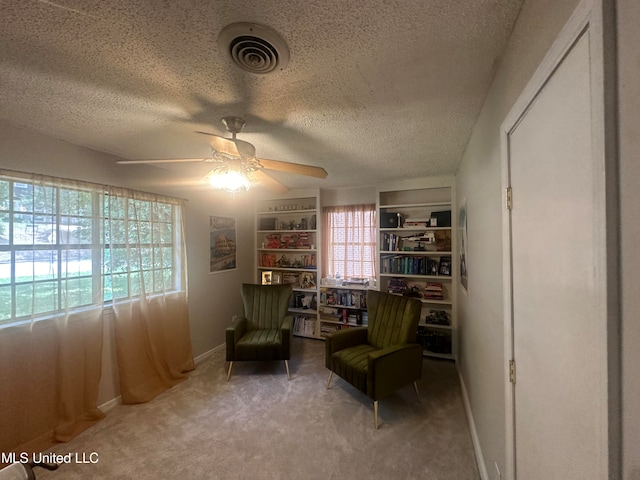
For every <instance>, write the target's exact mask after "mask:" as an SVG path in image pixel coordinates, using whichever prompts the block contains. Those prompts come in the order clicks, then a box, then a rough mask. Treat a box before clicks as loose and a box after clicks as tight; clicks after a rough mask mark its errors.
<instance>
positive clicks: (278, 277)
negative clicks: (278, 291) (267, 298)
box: [271, 272, 282, 285]
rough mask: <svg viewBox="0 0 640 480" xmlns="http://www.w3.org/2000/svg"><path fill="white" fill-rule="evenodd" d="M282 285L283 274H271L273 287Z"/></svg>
mask: <svg viewBox="0 0 640 480" xmlns="http://www.w3.org/2000/svg"><path fill="white" fill-rule="evenodd" d="M281 283H282V274H281V273H280V272H273V273H272V274H271V285H280V284H281Z"/></svg>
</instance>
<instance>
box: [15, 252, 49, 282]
mask: <svg viewBox="0 0 640 480" xmlns="http://www.w3.org/2000/svg"><path fill="white" fill-rule="evenodd" d="M15 268H16V282H30V281H34V280H45V279H53V278H56V276H57V273H58V252H57V251H56V250H19V251H17V252H16V253H15Z"/></svg>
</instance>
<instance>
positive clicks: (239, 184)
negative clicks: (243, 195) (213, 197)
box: [208, 165, 253, 193]
mask: <svg viewBox="0 0 640 480" xmlns="http://www.w3.org/2000/svg"><path fill="white" fill-rule="evenodd" d="M208 180H209V184H210V185H211V186H212V187H213V188H215V189H217V190H224V191H226V192H229V193H237V192H240V191H242V190H245V191H246V190H249V189H250V188H251V187H252V186H253V183H252V182H251V179H250V178H249V176H248V175H247V174H246V172H244V171H242V169H235V168H231V167H230V166H229V165H222V166H220V167H217V168H214V169H213V170H212V171H211V173H209V175H208Z"/></svg>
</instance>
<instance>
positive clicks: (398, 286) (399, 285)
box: [387, 277, 407, 295]
mask: <svg viewBox="0 0 640 480" xmlns="http://www.w3.org/2000/svg"><path fill="white" fill-rule="evenodd" d="M406 289H407V282H406V281H405V280H404V278H400V277H392V278H391V279H390V280H389V285H388V286H387V291H388V292H389V293H398V294H400V295H402V294H403V293H404V291H405V290H406Z"/></svg>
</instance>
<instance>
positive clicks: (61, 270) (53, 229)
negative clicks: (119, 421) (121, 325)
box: [0, 171, 103, 452]
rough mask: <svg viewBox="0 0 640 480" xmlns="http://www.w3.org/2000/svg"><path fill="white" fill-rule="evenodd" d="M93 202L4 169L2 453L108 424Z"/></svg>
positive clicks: (79, 190) (70, 189)
mask: <svg viewBox="0 0 640 480" xmlns="http://www.w3.org/2000/svg"><path fill="white" fill-rule="evenodd" d="M94 198H95V197H94V195H93V193H92V191H91V189H90V188H87V187H86V186H85V185H82V184H80V183H75V182H71V181H67V182H65V183H64V184H60V183H59V182H57V181H56V180H55V179H51V178H48V177H40V176H36V175H25V176H16V175H7V174H6V172H3V171H0V385H1V386H2V387H1V388H2V394H1V395H0V452H9V451H12V450H19V451H29V450H33V451H36V450H40V449H42V448H44V447H46V446H47V445H48V444H50V443H51V441H52V440H59V441H66V440H69V439H70V438H72V437H73V436H75V435H77V434H78V433H80V432H81V431H83V430H84V429H85V428H87V427H88V426H90V425H92V424H93V423H95V422H96V421H97V420H99V419H100V418H102V417H103V414H102V412H101V411H100V410H99V409H98V408H97V406H96V401H97V396H98V384H99V381H100V374H101V367H102V338H103V321H102V318H103V317H102V311H103V308H102V298H101V296H100V292H101V290H102V285H101V282H102V277H101V276H100V275H99V274H98V275H96V274H95V272H94V271H93V269H92V265H93V262H96V261H97V262H98V265H99V258H100V256H99V251H98V252H96V251H95V249H94V248H93V246H94V240H95V238H96V237H94V234H95V233H96V232H94V230H93V229H94V227H95V226H96V219H97V218H98V219H99V217H100V213H99V211H97V210H96V208H97V204H96V203H94V202H93V201H92V200H93V199H94ZM99 223H100V222H99V221H98V222H97V225H99Z"/></svg>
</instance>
